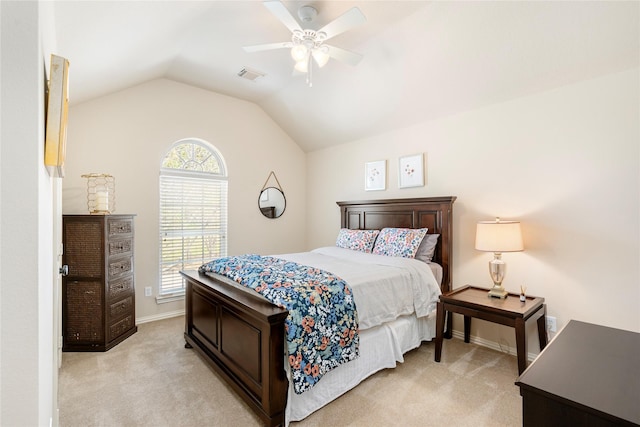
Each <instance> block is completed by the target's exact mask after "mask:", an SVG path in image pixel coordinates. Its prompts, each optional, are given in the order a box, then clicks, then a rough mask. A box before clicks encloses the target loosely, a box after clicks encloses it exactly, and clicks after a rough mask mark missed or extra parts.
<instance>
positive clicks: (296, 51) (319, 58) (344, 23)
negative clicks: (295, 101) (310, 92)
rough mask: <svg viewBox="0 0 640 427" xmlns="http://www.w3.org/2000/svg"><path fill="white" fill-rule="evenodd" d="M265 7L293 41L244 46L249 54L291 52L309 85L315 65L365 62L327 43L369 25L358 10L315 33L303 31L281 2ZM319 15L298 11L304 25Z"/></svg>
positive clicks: (307, 8)
mask: <svg viewBox="0 0 640 427" xmlns="http://www.w3.org/2000/svg"><path fill="white" fill-rule="evenodd" d="M263 4H264V5H265V6H266V8H267V9H269V11H270V12H271V13H272V14H273V15H274V16H275V17H276V18H278V19H279V20H280V22H282V23H283V24H284V25H285V26H286V27H287V28H288V29H289V30H290V31H291V41H286V42H281V43H267V44H259V45H254V46H245V47H244V48H243V49H244V50H245V51H246V52H259V51H264V50H271V49H291V57H292V58H293V59H294V61H295V62H296V64H295V67H294V69H295V70H296V71H298V72H301V73H305V74H306V75H307V84H308V85H309V86H312V81H311V71H312V65H313V64H312V62H315V63H316V64H317V65H318V67H320V68H322V67H324V66H325V65H326V64H327V62H329V59H330V58H334V59H337V60H339V61H342V62H344V63H347V64H349V65H357V64H358V63H359V62H360V60H361V59H362V55H360V54H359V53H355V52H351V51H348V50H346V49H342V48H339V47H336V46H332V45H328V44H325V41H327V40H329V39H330V38H332V37H335V36H337V35H338V34H342V33H344V32H345V31H347V30H350V29H352V28H354V27H356V26H358V25H360V24H363V23H364V22H366V20H367V18H365V16H364V15H363V13H362V12H361V11H360V9H358V8H357V7H354V8H351V9H349V10H348V11H347V12H345V13H344V14H342V15H340V16H339V17H338V18H336V19H335V20H333V21H331V22H330V23H328V24H327V25H325V26H324V27H322V28H320V29H319V30H312V29H303V28H302V27H301V26H300V24H299V23H298V21H297V20H296V19H295V18H294V17H293V15H291V13H290V12H289V10H288V9H287V8H286V7H285V6H284V4H282V3H281V2H280V1H265V2H264V3H263ZM317 15H318V11H317V10H316V8H314V7H313V6H302V7H300V9H298V17H299V18H300V20H301V21H302V22H303V23H310V22H313V20H314V19H315V17H316V16H317Z"/></svg>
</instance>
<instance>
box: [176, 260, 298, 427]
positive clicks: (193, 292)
mask: <svg viewBox="0 0 640 427" xmlns="http://www.w3.org/2000/svg"><path fill="white" fill-rule="evenodd" d="M181 274H182V276H184V278H185V280H186V307H185V308H186V316H185V319H186V322H185V333H184V338H185V341H186V342H187V344H186V345H185V346H186V347H193V348H194V349H195V350H196V351H197V352H198V353H199V354H200V355H201V356H202V357H203V359H204V360H205V361H206V362H207V363H208V364H209V365H210V366H211V367H212V368H213V369H214V370H215V371H216V372H217V373H218V374H220V375H221V376H222V377H223V378H224V379H225V380H226V381H227V382H228V383H229V385H230V386H231V387H232V388H233V389H234V390H235V391H236V393H238V395H239V396H240V397H242V398H243V399H244V401H245V402H247V404H248V405H249V406H250V407H251V408H252V409H253V410H254V411H255V412H256V414H258V416H259V417H260V418H261V419H262V420H263V421H264V423H265V424H266V425H268V426H278V425H284V414H285V406H286V401H287V387H288V382H287V378H286V374H285V369H284V348H285V347H284V339H285V335H284V334H285V328H284V321H285V319H286V317H287V314H288V312H287V310H285V309H282V308H279V307H276V306H274V305H272V304H271V303H269V302H268V301H265V300H262V299H260V298H259V297H257V296H255V297H254V296H252V295H249V294H248V293H246V292H244V291H242V290H241V289H236V288H234V287H233V286H230V285H228V284H225V283H222V282H219V281H217V280H215V279H213V278H212V277H209V276H206V275H200V274H199V273H198V272H197V271H186V272H181Z"/></svg>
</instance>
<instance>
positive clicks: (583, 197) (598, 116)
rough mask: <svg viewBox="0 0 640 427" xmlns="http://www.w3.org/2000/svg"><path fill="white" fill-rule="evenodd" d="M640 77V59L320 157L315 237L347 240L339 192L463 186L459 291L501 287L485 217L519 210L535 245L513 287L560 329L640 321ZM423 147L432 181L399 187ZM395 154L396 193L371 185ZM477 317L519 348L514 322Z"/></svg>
mask: <svg viewBox="0 0 640 427" xmlns="http://www.w3.org/2000/svg"><path fill="white" fill-rule="evenodd" d="M638 77H639V72H638V69H637V68H636V69H633V70H630V71H628V72H623V73H617V74H614V75H609V76H607V77H603V78H599V79H595V80H590V81H585V82H582V83H579V84H575V85H571V86H565V87H561V88H558V89H557V90H553V91H549V92H545V93H541V94H538V95H534V96H529V97H526V98H520V99H517V100H514V101H511V102H505V103H502V104H497V105H492V106H489V107H486V108H482V109H478V110H474V111H471V112H468V113H464V114H459V115H456V116H451V117H447V118H443V119H440V120H436V121H433V122H427V123H423V124H420V125H416V126H413V127H411V128H407V129H399V130H396V131H394V132H390V133H388V134H385V135H380V136H377V137H373V138H368V139H365V140H361V141H355V142H352V143H349V144H346V145H343V146H338V147H334V148H329V149H325V150H321V151H317V152H313V153H309V155H308V156H307V163H308V169H307V185H308V189H309V197H308V199H307V203H308V210H307V212H308V213H307V215H308V218H309V219H308V221H309V225H310V226H309V231H308V233H309V246H310V247H316V246H323V245H331V244H333V242H334V241H335V236H336V234H337V231H338V228H339V221H340V216H339V210H338V208H337V206H336V204H335V202H336V201H338V200H362V199H380V198H404V197H423V196H448V195H453V196H457V197H458V199H457V201H456V203H455V205H454V234H455V237H454V263H453V283H454V287H459V286H462V285H464V284H467V283H469V284H476V285H483V286H489V285H490V283H491V282H490V278H489V274H488V269H487V262H488V261H489V260H490V259H491V257H492V255H491V254H487V253H482V252H478V251H476V250H475V249H474V238H475V223H476V222H477V221H479V220H491V219H493V217H495V216H501V217H502V218H504V219H519V220H521V221H522V227H523V233H524V240H525V252H521V253H509V254H504V256H503V259H504V260H505V261H506V262H507V264H508V273H507V276H506V279H505V282H504V285H505V287H506V288H507V289H509V290H512V291H517V290H518V289H519V285H520V284H524V285H526V286H527V289H528V292H529V293H530V294H532V295H538V296H542V297H545V298H546V302H547V304H548V310H549V313H550V315H552V316H555V317H557V320H558V327H559V328H560V327H562V326H563V325H565V324H566V323H567V322H568V321H569V320H570V319H578V320H583V321H587V322H593V323H599V324H602V325H608V326H612V327H617V328H621V329H627V330H634V331H640V310H639V306H640V276H639V260H640V251H639V241H640V225H639V217H640V203H639V197H640V188H639V178H640V166H639V165H640V153H639V145H640V144H639V143H638V141H640V122H639V118H640V110H639V106H638V104H639V99H640V92H639V88H638V81H639V79H638ZM420 152H422V153H425V155H426V170H427V185H426V186H425V187H420V188H414V189H398V185H397V169H398V168H397V162H398V157H399V156H404V155H409V154H415V153H420ZM383 159H386V160H387V163H388V169H387V190H386V191H376V192H365V191H364V190H363V187H364V164H365V162H368V161H374V160H383ZM311 225H313V226H311ZM458 323H461V322H458ZM475 324H476V327H475V328H472V333H473V334H475V335H476V336H478V337H479V338H481V339H486V340H488V341H491V342H494V343H508V344H509V345H511V346H515V340H514V338H513V330H511V329H509V328H506V327H487V326H486V325H487V324H485V323H483V322H480V321H476V322H475ZM478 325H485V326H482V327H481V328H478ZM456 328H457V326H456ZM530 343H531V345H530V347H529V351H530V352H531V351H532V352H537V349H538V346H537V343H536V340H535V339H532V340H530Z"/></svg>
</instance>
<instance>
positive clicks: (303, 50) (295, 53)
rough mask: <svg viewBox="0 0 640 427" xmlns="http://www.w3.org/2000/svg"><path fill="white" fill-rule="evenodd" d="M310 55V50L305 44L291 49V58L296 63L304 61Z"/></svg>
mask: <svg viewBox="0 0 640 427" xmlns="http://www.w3.org/2000/svg"><path fill="white" fill-rule="evenodd" d="M308 53H309V50H308V49H307V47H306V46H305V45H303V44H297V45H295V46H293V47H292V48H291V57H292V58H293V60H294V61H296V62H299V61H302V60H304V59H305V58H306V57H307V54H308Z"/></svg>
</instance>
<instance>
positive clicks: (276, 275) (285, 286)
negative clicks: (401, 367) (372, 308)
mask: <svg viewBox="0 0 640 427" xmlns="http://www.w3.org/2000/svg"><path fill="white" fill-rule="evenodd" d="M198 271H199V272H200V273H209V272H212V273H217V274H221V275H224V276H226V277H228V278H230V279H231V280H233V281H235V282H237V283H239V284H241V285H243V286H246V287H248V288H251V289H253V290H255V291H256V292H258V293H260V294H261V295H263V296H264V297H265V298H266V299H268V300H269V301H271V302H272V303H273V304H275V305H277V306H279V307H283V308H285V309H287V310H289V315H288V316H287V319H286V321H285V328H286V329H285V332H286V337H287V347H288V360H289V365H290V367H291V373H292V379H293V385H294V391H295V392H296V393H297V394H301V393H303V392H305V391H306V390H309V389H310V388H311V387H313V386H314V385H315V384H316V383H317V382H318V381H319V380H320V378H321V377H322V376H323V375H324V374H325V373H327V372H329V371H330V370H332V369H333V368H335V367H336V366H339V365H340V364H342V363H345V362H348V361H350V360H353V359H355V358H357V357H358V355H359V336H358V314H357V311H356V306H355V302H354V300H353V294H352V292H351V288H350V287H349V285H348V284H347V283H346V282H345V281H344V280H342V279H340V278H339V277H337V276H335V275H334V274H332V273H329V272H327V271H324V270H321V269H319V268H315V267H309V266H304V265H301V264H298V263H296V262H293V261H287V260H284V259H280V258H275V257H264V256H260V255H241V256H232V257H224V258H218V259H215V260H213V261H211V262H209V263H207V264H204V265H202V266H201V267H200V269H199V270H198Z"/></svg>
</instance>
